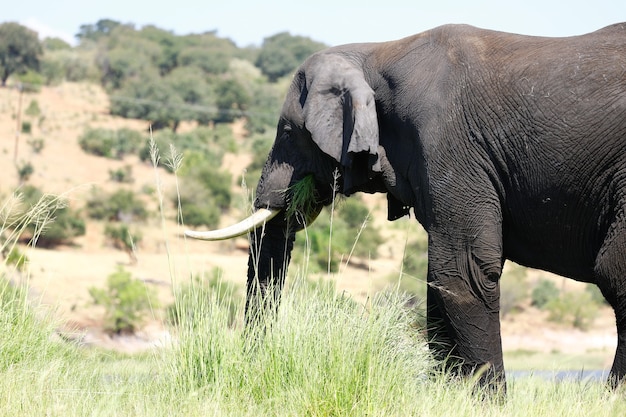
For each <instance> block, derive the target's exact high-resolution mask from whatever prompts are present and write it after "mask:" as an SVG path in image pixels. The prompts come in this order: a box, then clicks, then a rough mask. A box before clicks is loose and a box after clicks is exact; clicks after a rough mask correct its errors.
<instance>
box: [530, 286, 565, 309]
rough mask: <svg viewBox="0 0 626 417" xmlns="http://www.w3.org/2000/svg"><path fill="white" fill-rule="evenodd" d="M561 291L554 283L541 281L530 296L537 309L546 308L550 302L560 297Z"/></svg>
mask: <svg viewBox="0 0 626 417" xmlns="http://www.w3.org/2000/svg"><path fill="white" fill-rule="evenodd" d="M559 293H560V291H559V289H558V288H557V287H556V284H554V282H553V281H551V280H547V279H541V280H539V282H537V285H535V288H533V291H532V292H531V294H530V297H531V303H532V305H533V306H535V307H537V308H544V307H545V306H546V305H547V304H548V303H549V302H550V301H552V300H554V299H555V298H558V297H559Z"/></svg>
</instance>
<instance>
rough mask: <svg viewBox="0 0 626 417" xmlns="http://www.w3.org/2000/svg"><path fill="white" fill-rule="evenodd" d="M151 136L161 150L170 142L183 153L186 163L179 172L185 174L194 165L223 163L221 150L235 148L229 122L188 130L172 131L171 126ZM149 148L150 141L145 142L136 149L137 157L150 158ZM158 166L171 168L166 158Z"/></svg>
mask: <svg viewBox="0 0 626 417" xmlns="http://www.w3.org/2000/svg"><path fill="white" fill-rule="evenodd" d="M152 138H153V139H154V142H155V144H156V147H157V149H159V150H160V151H161V152H163V150H165V149H168V150H169V149H170V146H171V145H174V146H175V147H176V151H177V152H178V153H180V154H183V155H184V159H185V165H183V167H182V168H181V170H180V172H179V174H180V175H186V174H187V172H188V171H189V170H191V169H194V168H196V167H197V166H205V165H206V166H208V165H211V166H212V167H219V166H220V165H221V164H222V157H223V155H224V152H225V151H230V152H234V151H236V149H237V145H236V143H235V139H234V137H233V132H232V129H231V128H230V126H216V127H215V128H210V127H199V128H197V129H194V130H193V131H191V132H189V133H175V132H174V131H172V130H169V129H163V130H159V131H158V132H155V133H154V134H153V137H152ZM150 152H151V148H150V143H149V142H146V143H145V144H144V146H143V147H141V149H140V150H139V159H141V160H142V161H144V162H150V160H151V154H150ZM160 166H161V167H163V168H165V169H166V170H168V171H172V167H171V166H169V165H168V164H167V160H166V159H165V160H164V159H162V160H161V161H160Z"/></svg>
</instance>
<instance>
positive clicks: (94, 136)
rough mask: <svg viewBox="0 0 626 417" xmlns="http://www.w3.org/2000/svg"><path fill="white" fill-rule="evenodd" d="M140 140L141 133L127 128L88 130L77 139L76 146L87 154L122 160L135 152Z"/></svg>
mask: <svg viewBox="0 0 626 417" xmlns="http://www.w3.org/2000/svg"><path fill="white" fill-rule="evenodd" d="M142 140H143V138H142V136H141V133H139V132H137V131H134V130H131V129H127V128H122V129H119V130H111V129H102V128H99V129H91V128H90V129H87V130H86V131H85V132H84V133H83V134H82V135H81V136H80V138H78V144H79V145H80V147H81V148H82V150H83V151H85V152H87V153H89V154H92V155H97V156H103V157H106V158H113V159H122V158H123V157H124V156H125V155H128V154H131V153H135V152H137V150H138V149H139V148H140V146H141V142H142Z"/></svg>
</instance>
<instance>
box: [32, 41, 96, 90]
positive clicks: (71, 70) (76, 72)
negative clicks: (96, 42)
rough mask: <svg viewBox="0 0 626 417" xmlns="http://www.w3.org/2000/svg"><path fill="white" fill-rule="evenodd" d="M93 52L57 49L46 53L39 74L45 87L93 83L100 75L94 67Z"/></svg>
mask: <svg viewBox="0 0 626 417" xmlns="http://www.w3.org/2000/svg"><path fill="white" fill-rule="evenodd" d="M93 54H94V52H92V51H90V50H82V49H58V50H53V51H46V54H45V55H44V56H43V59H42V60H41V65H40V73H41V75H42V76H43V79H44V81H45V83H46V84H47V85H54V84H58V83H60V82H62V81H64V80H66V81H73V82H76V81H84V80H89V81H94V82H96V81H97V80H99V78H100V75H99V73H98V69H97V68H96V65H95V58H94V56H93Z"/></svg>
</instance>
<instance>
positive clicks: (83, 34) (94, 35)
mask: <svg viewBox="0 0 626 417" xmlns="http://www.w3.org/2000/svg"><path fill="white" fill-rule="evenodd" d="M120 25H121V23H120V22H118V21H115V20H111V19H100V20H98V21H97V22H96V23H95V24H85V25H81V26H80V31H79V32H78V33H77V34H76V37H77V38H78V39H79V40H80V41H81V42H83V41H85V40H92V41H97V40H99V39H100V38H102V37H104V36H107V35H109V34H110V33H111V31H112V30H113V29H115V28H116V27H118V26H120Z"/></svg>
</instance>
